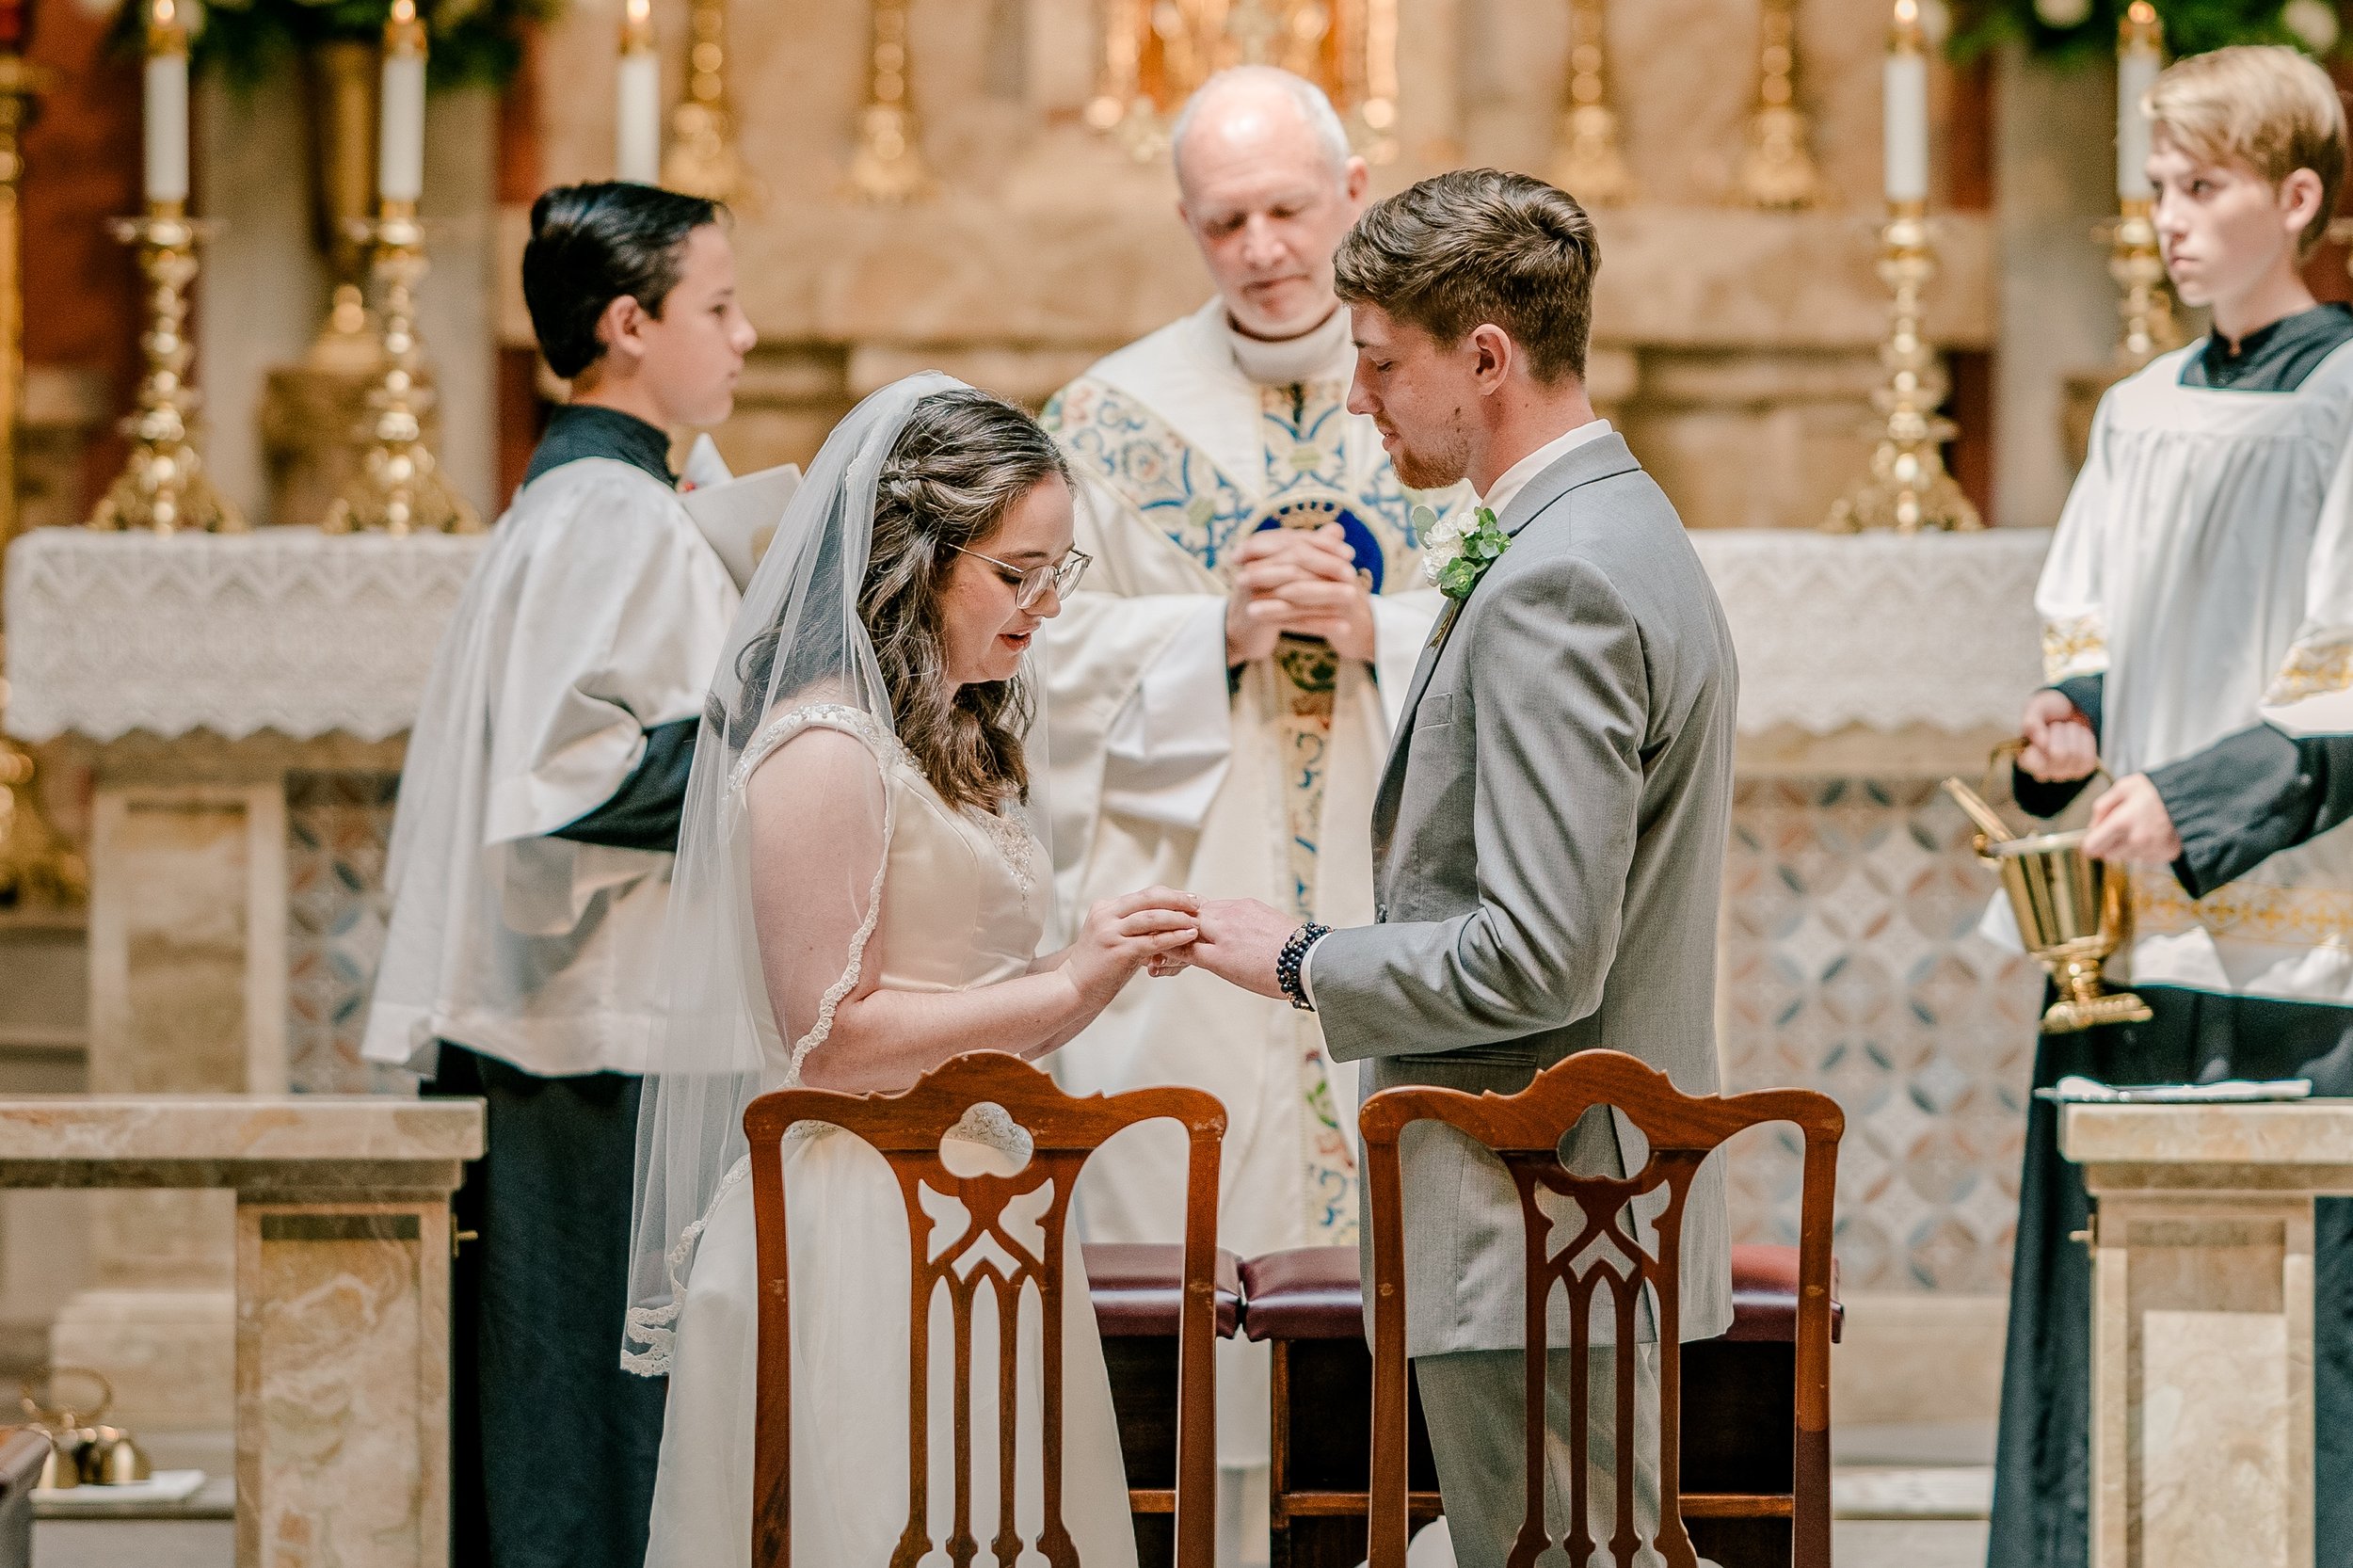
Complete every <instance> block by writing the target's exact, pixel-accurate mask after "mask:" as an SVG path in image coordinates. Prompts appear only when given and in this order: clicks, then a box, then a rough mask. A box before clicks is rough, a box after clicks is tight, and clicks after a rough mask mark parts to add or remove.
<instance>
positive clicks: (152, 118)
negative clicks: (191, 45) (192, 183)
mask: <svg viewBox="0 0 2353 1568" xmlns="http://www.w3.org/2000/svg"><path fill="white" fill-rule="evenodd" d="M145 128H146V132H147V200H149V201H150V202H151V203H152V202H158V201H185V200H187V199H188V52H187V48H186V46H185V44H184V43H183V45H182V46H181V47H179V48H177V49H173V50H171V51H170V52H169V53H167V54H160V55H150V56H147V105H146V127H145Z"/></svg>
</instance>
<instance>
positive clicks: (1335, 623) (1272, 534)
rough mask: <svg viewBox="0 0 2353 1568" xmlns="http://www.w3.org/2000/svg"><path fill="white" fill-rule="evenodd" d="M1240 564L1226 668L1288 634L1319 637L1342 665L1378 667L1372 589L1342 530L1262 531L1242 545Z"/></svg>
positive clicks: (1228, 609) (1332, 526)
mask: <svg viewBox="0 0 2353 1568" xmlns="http://www.w3.org/2000/svg"><path fill="white" fill-rule="evenodd" d="M1236 560H1237V562H1238V563H1239V564H1238V565H1237V567H1236V568H1235V571H1234V591H1233V594H1232V596H1231V597H1230V598H1229V599H1227V600H1226V602H1225V662H1226V664H1249V663H1251V662H1252V661H1254V660H1257V659H1263V658H1265V657H1266V656H1267V655H1268V654H1270V653H1273V651H1274V643H1275V639H1277V638H1278V637H1280V636H1282V634H1283V633H1284V632H1290V633H1291V634H1292V635H1294V636H1300V637H1321V638H1322V639H1323V640H1324V641H1325V642H1328V643H1330V644H1331V645H1332V647H1333V648H1335V649H1337V651H1338V653H1339V656H1340V657H1341V658H1343V659H1351V660H1356V661H1358V662H1361V663H1365V664H1370V663H1371V662H1372V658H1373V652H1374V646H1375V645H1374V641H1373V632H1372V584H1370V583H1369V582H1368V581H1366V579H1365V577H1364V575H1363V574H1362V573H1361V572H1359V571H1358V570H1357V569H1356V556H1355V553H1354V552H1353V551H1351V550H1350V549H1349V546H1348V538H1347V536H1345V535H1343V534H1342V533H1341V532H1340V529H1339V525H1338V524H1337V523H1326V524H1324V525H1323V526H1322V527H1321V528H1317V529H1305V528H1264V529H1260V530H1259V531H1258V532H1257V533H1256V534H1253V535H1251V536H1250V537H1248V538H1247V539H1244V540H1243V541H1242V545H1241V551H1240V552H1239V553H1238V554H1237V556H1236Z"/></svg>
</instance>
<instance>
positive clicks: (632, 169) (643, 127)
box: [614, 0, 662, 185]
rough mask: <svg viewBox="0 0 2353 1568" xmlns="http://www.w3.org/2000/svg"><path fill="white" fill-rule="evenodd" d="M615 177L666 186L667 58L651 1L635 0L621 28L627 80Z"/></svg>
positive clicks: (620, 99) (619, 104)
mask: <svg viewBox="0 0 2353 1568" xmlns="http://www.w3.org/2000/svg"><path fill="white" fill-rule="evenodd" d="M615 135H616V138H617V152H616V157H615V159H614V169H615V173H616V175H617V176H618V177H619V178H620V179H623V180H631V181H634V182H635V183H636V184H641V185H652V184H660V183H661V181H662V56H659V55H658V54H656V53H655V52H654V47H653V18H652V16H651V15H650V14H649V8H648V0H630V5H629V12H628V18H627V20H626V21H624V22H623V23H622V24H621V77H620V84H619V90H618V94H617V96H616V116H615Z"/></svg>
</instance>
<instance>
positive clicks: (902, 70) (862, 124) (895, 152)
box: [850, 0, 931, 202]
mask: <svg viewBox="0 0 2353 1568" xmlns="http://www.w3.org/2000/svg"><path fill="white" fill-rule="evenodd" d="M872 18H873V21H872V51H871V54H870V56H869V67H870V69H869V70H868V72H867V76H866V108H865V111H864V112H863V113H862V114H860V115H859V117H858V138H857V152H856V155H855V156H854V157H852V158H851V160H850V188H851V189H852V190H854V191H856V193H857V194H858V195H859V196H861V197H863V198H865V199H866V200H869V201H877V202H897V201H905V200H912V199H913V198H915V197H919V196H921V195H923V194H924V193H925V192H926V191H927V190H929V189H930V188H931V176H930V175H929V173H928V172H926V171H925V169H924V168H923V153H922V150H921V149H920V147H919V146H918V145H917V143H916V128H915V114H914V111H913V110H911V109H909V108H908V107H907V0H873V12H872Z"/></svg>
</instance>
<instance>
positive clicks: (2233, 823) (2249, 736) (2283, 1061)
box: [1987, 306, 2353, 1568]
mask: <svg viewBox="0 0 2353 1568" xmlns="http://www.w3.org/2000/svg"><path fill="white" fill-rule="evenodd" d="M2347 341H2353V316H2348V315H2347V313H2346V312H2345V309H2344V308H2343V307H2341V306H2336V307H2322V308H2321V309H2318V310H2314V311H2308V312H2303V313H2302V314H2301V315H2297V316H2291V317H2289V318H2287V319H2286V320H2284V321H2281V322H2280V323H2278V324H2276V325H2275V326H2274V327H2271V328H2265V330H2264V331H2262V332H2255V333H2249V335H2248V337H2247V339H2246V340H2245V341H2244V342H2243V343H2242V344H2241V349H2240V352H2239V354H2238V355H2237V356H2235V357H2233V356H2229V355H2227V354H2225V353H2224V352H2223V350H2222V348H2221V345H2220V344H2218V343H2217V342H2210V343H2209V344H2208V345H2207V347H2206V350H2205V351H2204V353H2202V354H2201V355H2197V356H2193V357H2192V358H2191V359H2190V360H2188V361H2187V363H2186V365H2185V371H2184V375H2183V382H2184V384H2185V385H2194V386H2213V387H2228V388H2234V389H2237V390H2242V391H2246V392H2281V391H2292V390H2293V389H2294V388H2295V387H2296V386H2297V385H2298V384H2300V383H2301V382H2302V380H2303V379H2304V377H2305V376H2306V375H2307V374H2309V372H2310V371H2311V370H2312V369H2313V366H2315V365H2316V364H2318V363H2319V361H2320V360H2321V359H2323V358H2325V357H2326V356H2327V355H2328V354H2329V352H2331V351H2332V350H2334V349H2335V348H2337V347H2338V346H2340V345H2342V344H2345V342H2347ZM2249 523H2250V525H2253V526H2261V520H2249ZM2102 686H2103V681H2102V679H2101V678H2100V677H2098V676H2089V677H2081V678H2078V679H2075V680H2065V681H2061V682H2059V684H2058V686H2057V690H2059V691H2061V692H2063V693H2065V694H2066V696H2068V697H2069V698H2070V700H2072V701H2073V702H2074V704H2075V706H2076V707H2077V708H2078V709H2079V710H2081V711H2082V712H2083V713H2084V715H2085V716H2086V717H2087V718H2089V720H2090V721H2091V725H2092V728H2093V729H2094V730H2095V731H2096V730H2097V729H2098V728H2100V708H2101V695H2102ZM2149 776H2150V779H2151V781H2152V782H2153V784H2155V785H2156V787H2157V792H2158V793H2159V794H2160V795H2161V796H2162V797H2163V798H2164V800H2165V804H2166V808H2167V809H2168V811H2169V813H2170V814H2171V815H2172V818H2173V823H2174V826H2175V827H2176V829H2177V830H2178V831H2179V832H2180V834H2181V838H2182V845H2183V854H2182V857H2181V859H2179V860H2178V861H2176V862H2175V863H2174V867H2173V872H2174V875H2175V877H2176V878H2177V879H2179V880H2180V882H2181V884H2182V888H2183V890H2184V891H2185V892H2186V893H2188V894H2189V895H2190V896H2191V897H2193V898H2195V897H2199V896H2201V895H2202V894H2204V893H2207V892H2211V891H2212V890H2214V889H2215V888H2219V887H2221V886H2222V885H2224V884H2225V883H2228V882H2230V881H2232V880H2233V879H2234V878H2236V877H2239V876H2242V875H2244V874H2245V873H2246V872H2249V870H2251V869H2252V868H2254V867H2255V866H2256V865H2258V864H2260V863H2261V862H2262V861H2263V860H2264V859H2265V858H2266V857H2268V856H2272V855H2275V854H2277V853H2279V852H2280V851H2281V850H2283V849H2288V848H2292V847H2294V846H2295V845H2297V844H2300V843H2302V842H2304V841H2305V840H2309V839H2312V838H2313V837H2315V836H2317V835H2318V834H2320V833H2322V832H2325V831H2327V830H2328V829H2329V828H2331V827H2334V826H2336V825H2337V824H2340V823H2343V822H2344V821H2345V820H2346V819H2347V818H2348V817H2353V737H2345V736H2327V737H2317V738H2309V739H2304V740H2291V739H2290V738H2289V737H2288V736H2287V735H2285V734H2284V733H2282V732H2281V731H2280V730H2278V729H2274V728H2271V727H2269V726H2268V725H2257V726H2254V727H2252V728H2248V729H2245V730H2242V731H2240V732H2239V733H2237V734H2234V735H2231V736H2228V737H2226V738H2224V739H2223V740H2221V741H2219V742H2217V743H2216V744H2214V745H2212V746H2210V747H2208V748H2207V749H2206V750H2204V751H2201V752H2198V753H2194V754H2192V755H2191V756H2188V757H2185V758H2183V759H2181V760H2178V761H2175V762H2172V763H2169V764H2168V765H2166V766H2164V767H2160V768H2154V769H2152V770H2150V775H2149ZM2015 784H2016V790H2017V796H2018V803H2019V805H2020V806H2021V807H2023V808H2025V809H2026V810H2028V811H2031V812H2033V813H2034V814H2036V815H2038V816H2045V817H2047V816H2053V815H2056V814H2057V812H2059V811H2060V810H2062V809H2064V808H2066V807H2067V806H2068V804H2069V803H2070V802H2072V801H2073V799H2074V798H2075V796H2076V795H2077V794H2078V793H2079V792H2081V790H2082V788H2083V786H2082V785H2080V784H2071V785H2058V786H2052V785H2042V784H2039V783H2037V782H2036V781H2035V780H2033V779H2031V778H2028V777H2026V776H2024V775H2023V774H2022V775H2020V776H2017V778H2016V780H2015ZM2133 989H2134V991H2135V992H2136V993H2137V995H2138V996H2140V997H2141V998H2142V999H2143V1000H2146V1001H2147V1002H2148V1003H2149V1006H2150V1009H2151V1011H2152V1012H2153V1014H2154V1015H2155V1016H2153V1017H2152V1018H2151V1019H2150V1020H2149V1021H2148V1022H2147V1023H2142V1024H2123V1025H2118V1026H2115V1027H2112V1028H2107V1029H2096V1030H2089V1031H2087V1032H2082V1033H2076V1034H2046V1035H2043V1036H2042V1037H2041V1042H2040V1044H2039V1045H2038V1047H2037V1048H2036V1051H2035V1067H2034V1081H2035V1086H2036V1087H2037V1088H2041V1087H2044V1086H2046V1085H2049V1084H2054V1083H2057V1081H2058V1080H2060V1079H2061V1078H2063V1077H2066V1076H2067V1075H2069V1074H2071V1073H2074V1074H2081V1075H2082V1076H2084V1077H2086V1078H2092V1079H2097V1080H2100V1081H2102V1082H2104V1083H2117V1084H2131V1083H2183V1082H2195V1081H2199V1080H2217V1079H2225V1078H2250V1079H2278V1078H2309V1079H2311V1080H2313V1093H2314V1094H2315V1095H2325V1096H2348V1095H2353V1007H2336V1006H2329V1005H2325V1004H2321V1003H2316V1002H2301V1001H2276V1000H2267V999H2263V998H2254V997H2234V996H2225V995H2219V994H2216V993H2212V992H2205V991H2196V990H2191V989H2188V988H2186V987H2182V986H2171V985H2140V984H2137V985H2135V986H2134V987H2133ZM2028 1103H2029V1109H2028V1111H2027V1113H2026V1152H2025V1171H2024V1173H2023V1175H2022V1176H2021V1178H2020V1182H2019V1193H2018V1236H2017V1245H2016V1252H2015V1254H2014V1256H2013V1260H2012V1263H2011V1269H2010V1297H2009V1347H2008V1351H2007V1352H2006V1356H2005V1360H2004V1365H2003V1368H2002V1405H2001V1436H2000V1447H1999V1449H1998V1452H1997V1454H1996V1457H1995V1462H1994V1479H1993V1532H1992V1538H1991V1543H1990V1545H1989V1550H1988V1558H1987V1560H1988V1562H1989V1564H1990V1565H1991V1568H2085V1565H2086V1564H2087V1563H2088V1561H2089V1555H2090V1512H2091V1435H2090V1416H2089V1406H2090V1377H2091V1257H2090V1254H2089V1251H2088V1250H2087V1249H2086V1247H2085V1246H2084V1244H2083V1243H2082V1242H2080V1241H2077V1240H2073V1239H2072V1238H2073V1236H2074V1235H2075V1233H2077V1232H2079V1231H2082V1230H2084V1229H2085V1228H2086V1227H2087V1226H2088V1225H2089V1200H2088V1198H2087V1196H2086V1194H2085V1192H2084V1184H2083V1173H2082V1171H2081V1170H2080V1169H2079V1168H2078V1167H2077V1166H2075V1165H2073V1163H2071V1162H2070V1161H2068V1160H2064V1159H2062V1158H2061V1157H2060V1155H2059V1152H2058V1114H2057V1111H2058V1108H2057V1107H2056V1106H2054V1105H2052V1104H2050V1103H2049V1102H2048V1101H2045V1100H2041V1099H2035V1100H2031V1101H2029V1102H2028ZM2313 1250H2314V1258H2313V1341H2314V1345H2313V1350H2314V1360H2313V1396H2314V1398H2313V1412H2314V1417H2315V1419H2314V1448H2313V1452H2314V1459H2315V1469H2316V1471H2317V1481H2318V1485H2317V1487H2316V1491H2315V1498H2316V1501H2315V1506H2314V1510H2313V1512H2314V1521H2313V1523H2314V1536H2313V1544H2314V1557H2313V1560H2314V1561H2315V1562H2317V1563H2320V1564H2324V1565H2337V1564H2353V1199H2347V1198H2322V1199H2320V1200H2319V1201H2318V1202H2317V1203H2316V1204H2315V1206H2314V1213H2313Z"/></svg>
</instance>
